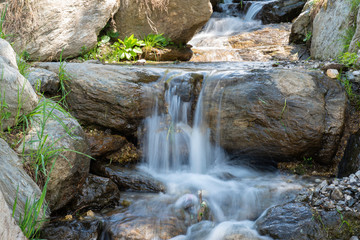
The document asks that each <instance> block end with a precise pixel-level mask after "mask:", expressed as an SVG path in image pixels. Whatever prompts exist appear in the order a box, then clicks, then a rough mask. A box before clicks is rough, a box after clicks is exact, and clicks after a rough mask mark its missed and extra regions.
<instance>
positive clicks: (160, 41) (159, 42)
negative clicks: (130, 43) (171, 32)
mask: <svg viewBox="0 0 360 240" xmlns="http://www.w3.org/2000/svg"><path fill="white" fill-rule="evenodd" d="M143 41H144V45H145V48H163V47H166V46H168V45H170V44H172V42H171V41H170V39H169V38H166V37H164V36H163V34H149V35H147V36H146V37H145V38H144V40H143Z"/></svg>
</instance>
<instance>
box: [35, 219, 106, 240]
mask: <svg viewBox="0 0 360 240" xmlns="http://www.w3.org/2000/svg"><path fill="white" fill-rule="evenodd" d="M40 232H41V235H40V236H41V238H42V239H48V240H58V239H62V240H93V239H100V238H98V237H100V235H101V224H100V222H99V221H96V220H92V221H77V220H74V221H56V222H54V221H52V222H49V223H48V224H46V225H45V226H44V227H43V228H42V229H41V231H40Z"/></svg>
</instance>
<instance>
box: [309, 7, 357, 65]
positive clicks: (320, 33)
mask: <svg viewBox="0 0 360 240" xmlns="http://www.w3.org/2000/svg"><path fill="white" fill-rule="evenodd" d="M351 16H352V13H351V3H350V2H349V1H348V0H328V1H327V4H326V7H322V8H321V9H320V12H319V13H318V14H317V15H316V17H315V19H314V21H313V29H312V40H311V49H310V52H311V56H312V57H313V58H315V59H322V60H328V59H333V58H336V57H337V56H338V55H339V54H340V53H341V52H342V51H343V50H344V44H343V42H342V41H339V39H342V38H343V36H344V35H345V32H346V30H347V29H348V27H349V25H348V23H349V22H350V18H351Z"/></svg>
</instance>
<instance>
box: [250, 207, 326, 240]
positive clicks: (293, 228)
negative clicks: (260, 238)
mask: <svg viewBox="0 0 360 240" xmlns="http://www.w3.org/2000/svg"><path fill="white" fill-rule="evenodd" d="M321 227H322V226H321V225H320V224H319V223H317V222H316V221H314V218H313V212H312V211H311V208H309V207H307V206H306V205H305V204H302V203H287V204H284V205H279V206H275V207H272V208H270V209H268V210H267V212H266V213H265V214H264V215H263V216H262V217H260V218H259V219H258V220H257V221H256V228H257V230H258V232H259V233H260V234H262V235H267V236H270V237H272V238H274V239H287V240H299V239H326V238H325V234H324V232H323V231H322V230H321Z"/></svg>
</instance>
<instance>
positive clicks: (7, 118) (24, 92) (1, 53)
mask: <svg viewBox="0 0 360 240" xmlns="http://www.w3.org/2000/svg"><path fill="white" fill-rule="evenodd" d="M37 103H38V97H37V95H36V94H35V92H34V90H33V88H32V87H31V85H30V83H29V81H28V80H27V79H26V78H24V77H23V76H22V75H21V74H20V73H19V70H18V67H17V64H16V54H15V52H14V50H13V49H12V48H11V46H10V44H9V43H7V42H6V41H5V40H3V39H0V105H1V106H2V109H1V113H0V114H1V116H2V117H1V119H0V121H1V124H0V126H1V128H2V129H0V130H3V129H7V128H8V127H12V126H14V125H16V124H17V121H18V120H19V117H20V116H21V115H22V114H28V113H29V112H31V111H32V110H33V109H34V108H35V106H36V105H37ZM5 106H6V107H5Z"/></svg>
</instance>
